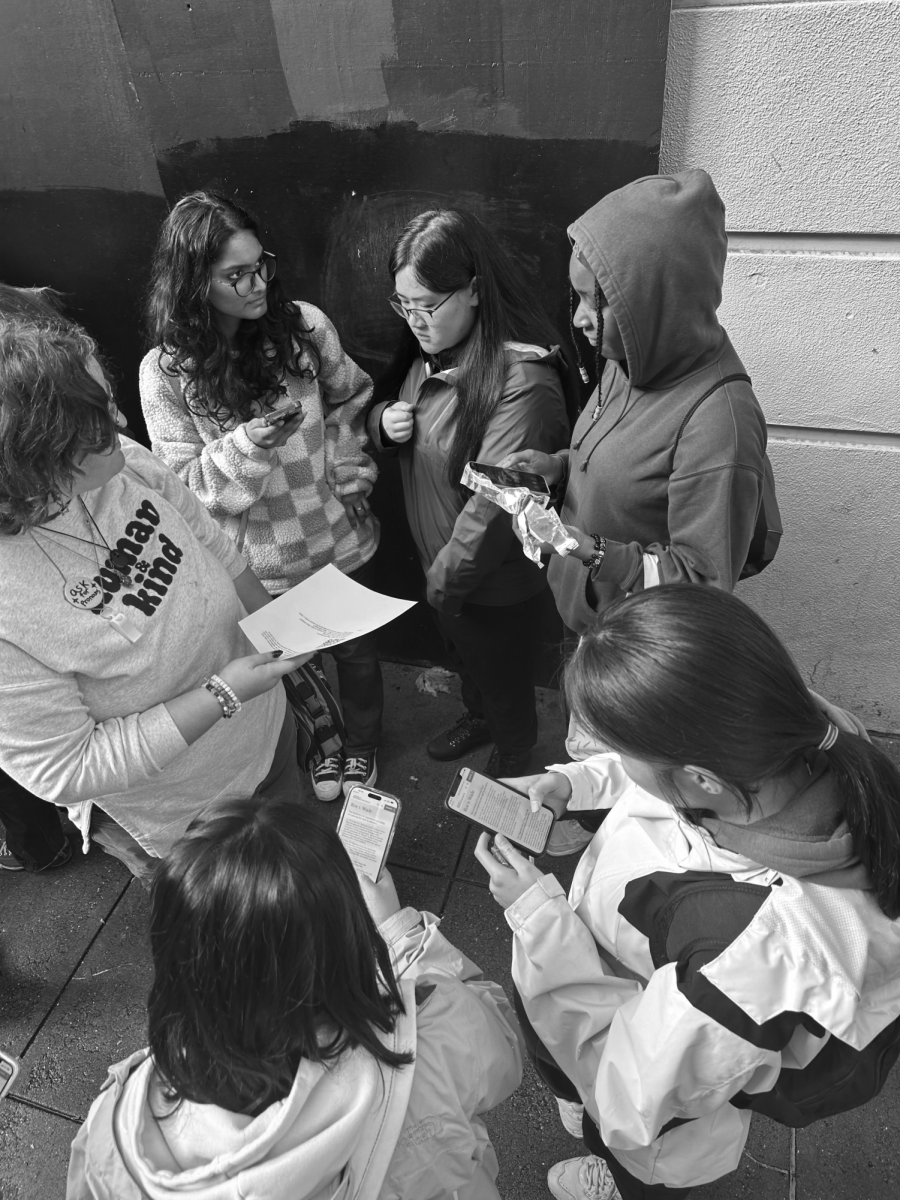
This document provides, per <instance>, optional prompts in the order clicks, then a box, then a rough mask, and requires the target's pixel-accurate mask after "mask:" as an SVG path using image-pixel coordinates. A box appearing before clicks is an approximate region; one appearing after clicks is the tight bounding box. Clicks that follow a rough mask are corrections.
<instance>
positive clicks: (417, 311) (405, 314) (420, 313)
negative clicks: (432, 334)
mask: <svg viewBox="0 0 900 1200" xmlns="http://www.w3.org/2000/svg"><path fill="white" fill-rule="evenodd" d="M460 290H461V289H460V288H455V289H454V290H453V291H452V292H451V293H450V295H449V296H445V297H444V298H443V300H442V301H441V302H440V304H436V305H435V306H434V308H404V306H403V305H402V304H401V303H400V300H399V298H398V296H397V293H396V292H394V294H393V295H392V296H390V297H389V298H388V304H389V305H390V306H391V308H392V309H393V310H394V312H395V313H396V314H397V316H398V317H402V318H403V319H404V321H409V320H411V319H412V318H413V317H416V318H417V319H418V320H420V321H424V322H425V324H426V325H433V324H434V314H435V313H436V312H437V311H438V310H439V309H441V308H443V307H444V305H445V304H446V303H447V301H448V300H450V299H451V298H452V297H453V296H455V295H456V293H457V292H458V291H460Z"/></svg>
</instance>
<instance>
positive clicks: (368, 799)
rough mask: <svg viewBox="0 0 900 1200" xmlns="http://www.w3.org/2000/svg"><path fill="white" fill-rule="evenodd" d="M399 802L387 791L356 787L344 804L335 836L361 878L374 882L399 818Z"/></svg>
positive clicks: (351, 790) (381, 866) (376, 881)
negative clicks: (365, 877) (341, 843)
mask: <svg viewBox="0 0 900 1200" xmlns="http://www.w3.org/2000/svg"><path fill="white" fill-rule="evenodd" d="M400 808H401V804H400V801H399V800H398V799H397V797H396V796H391V795H389V794H388V793H387V792H377V791H375V790H374V789H373V788H367V787H362V786H361V785H357V786H356V787H352V788H351V789H350V792H349V793H348V795H347V799H346V800H345V801H344V807H343V808H342V809H341V816H340V819H339V821H338V827H337V833H338V837H339V838H340V839H341V841H342V842H343V845H344V849H345V850H346V851H347V853H348V854H349V855H350V861H351V862H352V863H353V865H354V867H355V868H356V869H357V871H359V873H360V874H361V875H365V876H367V877H368V878H369V879H371V880H372V882H373V883H378V881H379V879H380V878H381V873H382V871H383V870H384V864H385V863H386V862H387V857H388V852H389V851H390V848H391V842H392V841H393V840H394V832H395V831H396V828H397V818H398V817H399V816H400Z"/></svg>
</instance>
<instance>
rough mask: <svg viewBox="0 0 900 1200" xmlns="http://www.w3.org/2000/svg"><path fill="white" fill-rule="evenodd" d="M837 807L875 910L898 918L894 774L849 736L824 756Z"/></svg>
mask: <svg viewBox="0 0 900 1200" xmlns="http://www.w3.org/2000/svg"><path fill="white" fill-rule="evenodd" d="M824 753H825V756H826V758H827V759H828V765H829V766H830V767H831V770H832V773H833V774H834V780H835V784H836V785H837V790H838V792H839V794H840V796H841V799H842V802H843V812H844V819H845V821H846V822H847V828H848V829H849V830H850V835H851V837H852V838H853V850H854V853H855V854H856V857H857V858H858V859H859V861H860V862H861V863H862V865H863V866H864V867H865V868H866V871H867V872H868V875H869V878H870V879H871V881H872V889H873V891H874V893H875V899H876V900H877V901H878V906H879V908H880V909H881V911H882V912H883V913H884V914H885V916H887V917H889V918H890V919H891V920H892V921H895V920H896V919H897V918H898V917H900V771H898V770H897V768H896V766H894V764H893V762H891V760H890V759H889V758H888V756H887V755H886V754H885V753H884V751H882V750H879V749H878V748H877V746H873V745H872V743H871V742H867V741H865V740H864V739H863V738H861V737H858V736H857V735H856V734H853V733H841V734H839V736H838V738H837V740H836V741H835V743H834V745H833V746H831V747H830V748H829V749H828V750H826V751H825V752H824Z"/></svg>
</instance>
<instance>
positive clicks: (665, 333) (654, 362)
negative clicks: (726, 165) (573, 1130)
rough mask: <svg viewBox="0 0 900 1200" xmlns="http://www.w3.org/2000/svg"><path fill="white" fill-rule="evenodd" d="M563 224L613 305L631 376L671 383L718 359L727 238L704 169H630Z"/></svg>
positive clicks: (646, 384)
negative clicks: (631, 175) (634, 174)
mask: <svg viewBox="0 0 900 1200" xmlns="http://www.w3.org/2000/svg"><path fill="white" fill-rule="evenodd" d="M568 234H569V237H570V239H571V240H572V243H573V245H574V247H575V249H576V251H577V252H578V254H579V256H580V257H581V259H582V260H583V261H584V263H585V264H586V265H587V267H588V268H589V270H591V271H592V272H593V274H594V277H595V278H596V279H597V281H598V283H599V284H600V289H601V291H602V292H603V295H604V296H605V297H606V301H607V303H608V304H609V306H610V308H611V309H612V311H613V314H614V315H615V318H616V321H617V323H618V326H619V330H620V332H621V334H622V342H623V344H624V346H625V355H626V362H627V367H628V377H629V380H630V382H631V383H632V384H634V385H635V386H636V387H642V388H651V389H661V388H667V387H670V386H672V384H674V383H676V382H677V381H678V380H680V379H683V378H684V377H685V376H687V375H691V374H693V373H694V372H695V371H699V370H701V369H702V368H703V367H705V366H707V365H708V364H709V363H711V362H714V361H715V359H716V358H717V357H718V355H719V354H720V353H721V350H722V347H723V345H724V344H725V331H724V330H723V328H722V326H721V325H720V324H719V321H718V318H717V317H716V310H717V308H718V307H719V304H720V303H721V300H722V279H723V275H724V271H725V257H726V253H727V248H728V240H727V238H726V236H725V205H724V204H723V203H722V200H721V198H720V196H719V193H718V192H717V191H716V189H715V185H714V184H713V181H712V180H711V179H710V177H709V175H707V173H706V172H705V171H701V170H692V171H683V172H681V173H680V174H678V175H647V176H644V178H642V179H636V180H635V181H634V182H633V183H629V184H626V186H625V187H622V188H619V189H618V190H617V191H615V192H610V193H609V195H607V196H604V197H603V199H602V200H600V201H599V203H597V204H595V205H594V206H593V208H589V209H588V211H587V212H586V213H584V214H583V215H582V216H580V217H579V218H578V220H577V221H574V222H573V223H572V224H571V225H570V226H569V229H568Z"/></svg>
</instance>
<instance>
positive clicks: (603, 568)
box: [591, 540, 644, 592]
mask: <svg viewBox="0 0 900 1200" xmlns="http://www.w3.org/2000/svg"><path fill="white" fill-rule="evenodd" d="M643 568H644V556H643V553H642V552H641V550H640V547H639V546H638V545H637V543H636V542H612V541H609V540H607V543H606V553H605V554H604V556H603V562H602V563H601V564H600V569H599V570H598V571H596V572H595V573H593V574H592V575H591V580H592V582H594V583H595V584H597V585H598V586H599V587H602V586H603V584H609V583H614V584H615V585H616V586H617V587H618V588H620V589H621V590H622V591H623V592H630V591H631V589H632V588H633V587H634V584H635V582H636V580H637V578H638V576H639V575H640V574H641V573H642V571H643Z"/></svg>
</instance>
